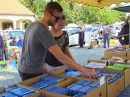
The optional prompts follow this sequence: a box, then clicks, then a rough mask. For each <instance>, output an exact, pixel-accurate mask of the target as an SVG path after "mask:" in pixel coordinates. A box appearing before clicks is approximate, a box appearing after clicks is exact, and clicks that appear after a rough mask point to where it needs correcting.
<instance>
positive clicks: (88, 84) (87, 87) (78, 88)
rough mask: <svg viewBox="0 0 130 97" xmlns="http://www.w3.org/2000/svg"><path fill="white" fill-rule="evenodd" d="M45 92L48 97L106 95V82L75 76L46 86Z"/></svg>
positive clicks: (104, 96)
mask: <svg viewBox="0 0 130 97" xmlns="http://www.w3.org/2000/svg"><path fill="white" fill-rule="evenodd" d="M45 93H46V94H47V95H49V96H48V97H106V83H105V81H104V83H102V84H100V82H99V80H97V79H89V78H82V77H75V78H70V79H68V80H66V81H64V82H61V83H59V84H57V85H56V86H53V87H51V88H48V89H47V90H46V91H45Z"/></svg>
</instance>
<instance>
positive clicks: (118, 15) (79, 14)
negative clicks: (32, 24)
mask: <svg viewBox="0 0 130 97" xmlns="http://www.w3.org/2000/svg"><path fill="white" fill-rule="evenodd" d="M19 1H20V2H21V3H22V4H23V5H24V6H26V7H27V8H28V9H29V10H31V11H32V12H33V13H35V14H36V15H37V16H38V17H37V19H40V18H41V17H42V15H43V9H44V8H45V5H46V4H47V2H48V1H49V0H19ZM55 1H56V2H58V3H59V4H60V5H61V6H62V8H63V10H64V11H63V14H64V15H65V17H66V21H67V24H69V23H76V24H79V25H84V24H91V23H93V22H102V23H103V24H113V23H115V22H116V21H123V20H125V19H126V13H123V12H119V11H116V10H113V9H111V8H109V7H107V6H105V7H104V8H103V9H100V8H98V7H93V6H89V5H83V4H78V3H76V2H74V3H73V2H70V1H66V0H55ZM121 6H123V5H121V4H119V5H117V6H116V7H121Z"/></svg>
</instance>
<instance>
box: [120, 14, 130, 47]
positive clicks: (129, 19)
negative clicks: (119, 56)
mask: <svg viewBox="0 0 130 97" xmlns="http://www.w3.org/2000/svg"><path fill="white" fill-rule="evenodd" d="M129 22H130V15H129V16H128V17H127V20H126V22H125V24H124V25H123V27H122V29H121V31H120V32H119V36H120V35H124V34H129ZM122 38H124V39H122ZM119 42H120V43H121V45H122V47H123V49H126V45H129V36H124V37H119Z"/></svg>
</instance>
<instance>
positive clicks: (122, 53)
mask: <svg viewBox="0 0 130 97" xmlns="http://www.w3.org/2000/svg"><path fill="white" fill-rule="evenodd" d="M118 48H120V47H116V48H113V49H109V50H105V51H104V58H111V57H112V56H116V57H126V55H127V54H126V53H127V52H126V51H124V50H118V51H114V50H115V49H118Z"/></svg>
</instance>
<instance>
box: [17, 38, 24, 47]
mask: <svg viewBox="0 0 130 97" xmlns="http://www.w3.org/2000/svg"><path fill="white" fill-rule="evenodd" d="M16 44H17V46H18V47H22V46H23V38H22V36H19V40H18V41H17V43H16Z"/></svg>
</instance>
